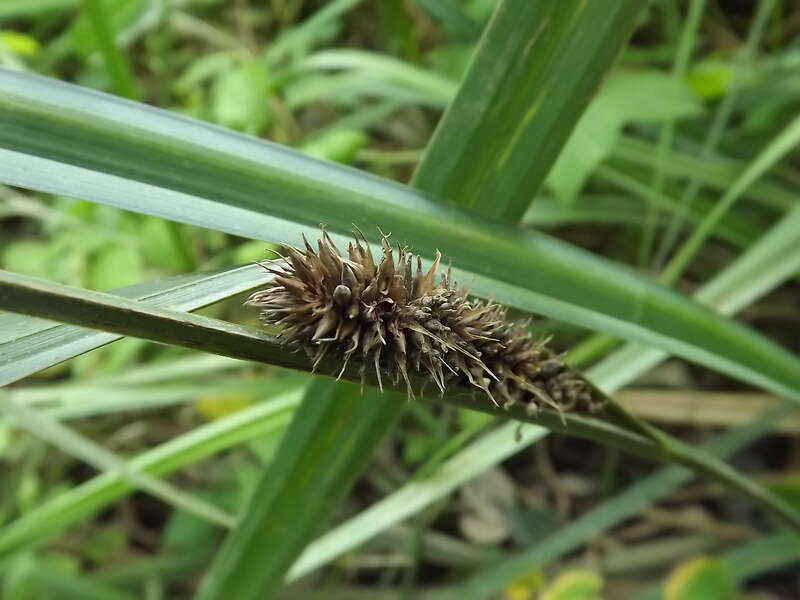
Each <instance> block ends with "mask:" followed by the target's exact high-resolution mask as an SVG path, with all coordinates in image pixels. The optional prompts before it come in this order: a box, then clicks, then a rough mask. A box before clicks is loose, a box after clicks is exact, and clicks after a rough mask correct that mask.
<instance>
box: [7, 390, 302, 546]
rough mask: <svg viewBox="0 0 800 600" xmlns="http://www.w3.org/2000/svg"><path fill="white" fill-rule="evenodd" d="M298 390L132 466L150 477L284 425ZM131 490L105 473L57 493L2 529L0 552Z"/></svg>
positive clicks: (58, 528)
mask: <svg viewBox="0 0 800 600" xmlns="http://www.w3.org/2000/svg"><path fill="white" fill-rule="evenodd" d="M302 394H303V391H302V390H295V391H291V392H287V393H285V394H282V395H280V396H276V397H274V398H270V399H269V401H265V402H261V403H259V404H257V405H255V406H252V407H250V408H247V409H244V410H242V411H239V412H237V413H234V414H233V415H230V416H228V417H224V418H222V419H219V420H217V421H213V422H211V423H208V424H207V425H203V426H201V427H198V428H196V429H193V430H192V431H190V432H188V433H185V434H183V435H181V436H179V437H177V438H175V439H174V440H170V441H169V442H166V443H164V444H162V445H160V446H157V447H156V448H153V449H152V450H148V451H147V452H144V453H143V454H140V455H139V456H137V457H135V458H133V459H132V460H131V461H130V463H129V464H130V467H131V468H135V469H137V470H138V471H140V472H142V473H147V474H149V475H151V476H153V477H161V476H164V475H167V474H169V473H172V472H173V471H176V470H178V469H180V468H182V467H184V466H186V465H190V464H193V463H195V462H197V461H200V460H202V459H203V458H206V457H208V456H212V455H213V454H215V453H217V452H221V451H223V450H225V449H227V448H230V447H232V446H235V445H237V444H241V443H244V442H246V441H248V440H252V439H254V438H256V437H258V436H260V435H265V434H267V433H268V432H271V431H276V430H279V429H282V428H284V427H285V426H286V425H287V424H288V422H289V420H290V418H291V416H292V413H293V411H294V408H295V407H296V406H297V404H298V403H299V402H300V398H301V396H302ZM132 491H134V488H133V486H132V485H131V484H130V483H129V482H127V481H126V480H125V478H124V477H122V476H121V474H120V473H116V472H108V473H103V474H101V475H98V476H97V477H94V478H93V479H90V480H89V481H87V482H85V483H82V484H80V485H78V486H76V487H74V488H71V489H69V490H67V491H64V492H62V493H60V494H59V495H57V496H55V497H53V498H51V499H50V500H48V501H47V502H45V503H44V504H42V505H40V506H38V507H36V508H35V509H33V510H31V511H29V512H27V513H25V514H24V515H23V516H21V517H20V518H19V519H17V520H15V521H13V522H11V523H9V524H7V525H5V526H4V527H3V528H0V556H6V555H8V554H10V553H11V552H14V551H16V550H18V549H20V548H22V547H24V546H26V545H28V544H32V543H35V542H39V541H42V540H45V539H47V538H48V537H50V536H52V535H56V534H58V533H60V532H61V531H62V530H63V529H64V528H66V527H69V526H71V525H73V524H75V523H77V522H80V521H81V520H82V519H85V518H87V517H89V516H91V515H93V514H95V513H96V512H98V511H99V510H102V509H103V508H104V507H106V506H108V505H109V504H111V503H112V502H114V501H115V500H118V499H119V498H122V497H124V496H125V495H127V494H129V493H131V492H132Z"/></svg>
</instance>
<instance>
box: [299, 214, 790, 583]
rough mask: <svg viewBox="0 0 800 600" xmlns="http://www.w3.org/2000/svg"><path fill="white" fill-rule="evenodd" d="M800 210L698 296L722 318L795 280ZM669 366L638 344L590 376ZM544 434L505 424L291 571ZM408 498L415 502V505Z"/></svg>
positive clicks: (328, 538)
mask: <svg viewBox="0 0 800 600" xmlns="http://www.w3.org/2000/svg"><path fill="white" fill-rule="evenodd" d="M797 231H800V208H798V209H795V210H794V211H792V212H791V213H789V214H788V215H787V216H786V217H785V218H784V219H782V220H781V221H780V222H779V223H778V224H776V225H775V226H774V227H773V228H772V229H771V230H770V231H769V232H768V233H767V234H765V235H764V236H763V237H762V239H761V240H760V241H759V242H758V243H756V244H755V245H754V246H753V247H752V248H750V249H749V250H748V252H746V253H745V254H743V255H742V256H741V257H739V259H737V260H736V261H735V262H734V263H733V264H732V265H730V266H729V267H728V268H727V269H725V270H724V271H723V272H722V273H720V274H719V275H718V276H717V277H715V278H714V279H712V280H711V281H710V282H709V283H707V284H706V285H705V286H704V287H702V288H701V289H700V290H699V291H698V292H697V294H696V298H698V299H699V300H701V301H703V302H705V303H708V304H710V305H713V306H714V307H715V308H716V309H717V310H719V311H720V312H721V313H723V314H733V313H735V312H737V311H738V310H740V309H742V308H744V307H745V306H747V305H748V304H750V303H751V302H753V301H755V300H756V299H758V298H759V297H761V296H763V295H764V294H766V293H768V292H769V291H770V290H772V289H774V288H775V287H777V286H778V285H780V284H782V283H783V282H785V281H786V279H788V278H789V277H791V276H793V275H795V274H797V273H798V272H800V245H798V244H797V242H796V240H797ZM664 358H666V354H665V353H663V352H661V351H659V350H657V349H653V348H643V347H641V346H637V345H635V344H631V345H629V346H628V347H625V348H622V349H620V350H618V351H617V352H616V353H615V354H613V355H612V356H609V357H608V359H606V360H605V361H603V362H602V363H600V364H598V365H597V366H596V367H594V368H592V369H590V370H589V371H588V373H587V374H588V375H589V377H590V378H591V379H592V381H594V382H595V383H596V384H597V385H598V386H599V387H601V388H602V389H604V390H606V391H608V392H614V391H615V390H618V389H620V388H622V387H624V386H625V385H627V384H628V383H630V382H631V381H633V380H634V379H636V377H638V376H640V375H642V374H643V373H645V372H647V371H648V370H649V369H651V368H652V367H654V366H656V365H657V364H658V363H659V362H661V361H662V360H663V359H664ZM542 435H545V432H544V431H542V430H537V429H524V430H523V431H522V439H521V440H519V441H518V440H517V439H516V427H515V426H514V424H512V423H508V424H506V425H503V426H501V427H499V428H498V429H496V430H495V431H492V432H491V433H489V434H487V435H485V436H483V437H482V438H480V439H478V440H477V441H475V442H473V443H472V444H470V445H469V446H467V447H466V448H464V449H463V450H461V451H460V452H459V453H458V454H456V455H455V456H453V457H452V458H450V459H449V460H448V461H446V462H445V463H444V464H443V465H442V466H441V467H440V468H438V469H437V470H436V471H435V472H434V473H433V474H431V476H430V477H429V478H427V479H425V480H422V481H418V482H411V483H409V484H407V485H405V486H403V487H402V488H400V489H399V490H398V491H397V492H395V493H394V494H391V495H389V496H387V497H386V498H384V499H382V500H380V501H379V502H377V503H375V504H374V505H373V506H371V507H370V508H368V509H366V510H364V511H362V512H361V513H360V514H358V515H357V516H355V517H353V518H352V519H350V520H348V521H345V522H344V523H342V524H340V525H338V526H337V527H335V528H334V529H332V530H331V531H329V532H327V533H326V534H325V535H323V536H322V537H321V538H319V539H318V540H317V541H315V542H314V543H313V544H311V545H310V546H309V548H308V550H307V551H306V552H305V553H303V555H302V556H301V557H300V559H299V560H298V561H297V563H295V565H294V566H293V567H292V570H291V571H290V577H291V578H294V577H300V576H302V575H305V574H307V573H308V572H310V571H312V570H314V569H315V568H318V567H320V566H322V565H324V564H327V563H328V562H330V561H331V560H334V559H335V558H337V557H338V556H340V555H342V554H344V553H346V552H348V551H350V550H352V549H353V548H355V547H357V546H358V545H360V544H361V543H363V542H364V541H366V540H368V539H370V538H371V537H373V536H375V535H377V534H378V533H380V532H382V531H384V530H386V529H388V528H390V527H391V526H393V525H396V524H397V523H399V522H401V521H402V520H403V519H405V518H407V517H409V516H411V515H413V514H415V513H416V512H418V511H419V510H421V509H423V508H425V507H426V506H428V505H430V504H431V503H432V502H435V501H436V500H439V499H441V498H442V497H444V496H446V495H447V494H449V493H451V492H452V491H453V490H455V489H456V488H457V487H458V486H459V485H461V484H463V483H465V482H466V481H468V480H469V479H471V478H472V477H475V476H477V475H478V474H479V473H481V472H482V471H483V470H485V469H487V468H489V467H492V466H494V465H496V464H499V463H500V462H502V461H503V460H504V459H506V458H507V457H509V456H511V455H512V454H514V453H516V452H519V451H521V450H523V449H524V448H526V447H527V446H528V445H530V444H531V443H533V442H535V441H536V440H538V439H540V438H541V437H542ZM412 498H413V502H412Z"/></svg>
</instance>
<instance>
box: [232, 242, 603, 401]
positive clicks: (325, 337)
mask: <svg viewBox="0 0 800 600" xmlns="http://www.w3.org/2000/svg"><path fill="white" fill-rule="evenodd" d="M303 241H304V242H305V248H304V249H299V248H291V247H290V248H288V249H287V257H286V260H285V262H284V264H283V265H282V266H280V267H276V266H274V263H273V265H270V266H265V268H266V269H267V270H268V271H269V272H270V273H272V274H273V275H275V277H274V278H273V279H272V280H271V281H270V283H269V285H268V286H267V287H266V288H265V289H263V290H260V291H258V292H256V293H254V294H253V295H252V296H250V298H249V299H248V301H247V303H248V304H250V305H252V306H257V307H259V308H260V309H261V320H262V321H263V322H264V323H266V324H271V325H282V326H283V327H284V329H283V330H282V333H281V338H282V339H283V340H284V341H285V343H287V344H289V345H291V346H293V347H298V348H304V349H306V350H307V351H308V352H309V353H310V355H311V357H312V359H313V364H314V368H316V367H317V365H318V364H319V362H320V361H321V360H322V358H323V357H325V356H328V357H338V358H339V359H340V360H341V364H342V367H341V372H340V375H341V373H343V372H344V370H345V368H346V367H347V365H348V363H349V362H350V361H351V360H352V361H354V362H357V363H358V364H360V365H361V366H360V372H361V375H362V380H363V377H364V375H365V372H366V369H374V370H375V373H376V376H377V380H378V383H379V385H380V386H381V387H382V375H388V376H389V377H390V378H391V380H392V381H393V382H394V383H395V384H397V383H399V382H400V380H402V381H404V382H405V384H406V386H407V389H408V392H409V394H410V395H412V396H413V390H412V386H411V381H410V374H414V375H421V376H422V377H425V378H427V379H430V380H431V381H433V383H434V384H435V385H436V387H437V388H438V389H439V390H440V391H441V392H442V393H443V392H444V391H445V389H446V388H447V387H448V385H450V384H451V383H456V384H458V383H461V384H468V385H471V386H474V387H476V388H479V389H480V390H482V391H483V392H484V393H485V394H487V395H488V396H489V398H491V400H492V401H493V402H494V403H495V404H496V405H498V406H503V407H506V408H507V407H509V406H511V405H513V404H516V403H523V404H524V405H525V406H526V407H527V408H528V409H529V410H530V411H536V410H538V409H539V408H551V409H555V410H557V411H582V412H585V411H593V410H595V409H596V408H597V407H598V402H597V400H596V399H595V398H594V396H593V394H592V390H591V389H590V386H589V384H588V383H587V382H586V381H585V380H584V379H583V378H582V377H581V376H580V375H579V374H578V373H577V372H575V371H574V370H573V369H571V368H570V367H568V366H567V365H566V364H565V363H564V362H563V360H562V357H561V356H559V355H557V354H555V353H554V352H553V351H552V350H550V349H549V348H548V347H547V342H546V340H535V339H534V338H533V337H532V336H531V335H530V334H529V333H528V332H527V330H526V326H525V324H524V323H520V322H516V321H509V320H508V319H507V318H506V309H505V308H504V307H503V306H501V305H499V304H494V303H492V302H484V301H480V300H470V299H468V298H467V293H466V290H464V289H461V288H458V287H457V286H456V285H455V284H454V283H453V282H452V281H451V277H450V271H449V269H448V270H447V272H445V273H443V274H442V275H441V277H440V280H439V283H438V284H437V283H436V271H437V269H438V267H439V262H440V259H441V255H440V254H439V253H438V252H437V253H436V259H435V260H434V261H433V264H432V265H431V267H430V268H429V269H428V270H427V271H426V270H423V268H422V264H421V261H420V259H419V257H414V256H413V255H412V254H410V253H409V252H408V249H407V248H404V247H400V246H397V247H396V249H394V250H393V249H392V247H391V245H390V244H389V240H388V235H382V240H381V257H380V260H379V261H378V262H377V264H376V263H375V261H374V259H373V256H372V252H371V250H370V248H369V244H368V243H367V241H366V239H365V238H364V236H363V234H361V233H360V232H358V233H357V234H356V235H355V239H354V242H352V243H350V244H348V247H347V252H346V254H344V255H343V254H342V253H341V252H340V251H339V250H338V248H336V246H335V245H334V243H333V240H331V238H330V236H329V235H328V234H327V232H325V231H324V230H323V232H322V239H320V240H319V241H318V242H317V244H316V248H314V247H312V246H311V244H309V243H308V241H307V240H306V239H305V238H303Z"/></svg>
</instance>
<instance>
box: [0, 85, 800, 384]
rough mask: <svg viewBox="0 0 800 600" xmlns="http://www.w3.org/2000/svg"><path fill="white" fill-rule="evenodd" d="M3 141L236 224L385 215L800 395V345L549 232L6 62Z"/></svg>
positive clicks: (494, 292) (269, 230) (61, 179)
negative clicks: (775, 339) (788, 344)
mask: <svg viewBox="0 0 800 600" xmlns="http://www.w3.org/2000/svg"><path fill="white" fill-rule="evenodd" d="M0 148H3V149H2V150H0V180H3V181H5V182H7V183H10V184H14V185H21V186H25V187H30V188H32V189H38V190H42V191H48V192H54V193H62V194H68V195H73V196H78V197H82V198H86V199H89V200H92V201H97V202H104V203H108V204H112V205H115V206H119V207H122V208H126V209H128V210H135V211H139V212H146V213H148V214H154V215H157V216H161V217H165V218H169V219H173V220H178V221H183V222H187V223H192V224H195V225H201V226H207V227H212V228H215V229H218V230H221V231H227V232H229V233H233V234H236V235H242V236H247V237H252V238H256V239H269V240H271V241H278V242H285V243H292V244H297V243H299V242H300V234H301V232H302V231H303V230H306V231H310V230H311V229H312V228H313V227H316V225H317V224H318V223H320V222H325V223H327V224H328V226H329V228H330V229H331V230H332V231H334V232H338V233H340V234H341V233H343V232H346V231H349V229H350V227H351V223H355V224H357V225H359V226H360V227H361V228H362V229H363V230H364V231H365V233H367V235H368V236H371V237H372V238H373V239H376V237H377V234H376V232H375V229H374V228H375V226H376V225H380V226H382V227H385V228H391V230H392V231H393V232H394V234H395V235H396V236H397V238H396V239H398V240H402V241H403V242H406V243H409V244H411V246H412V247H414V248H415V250H417V251H419V252H420V253H421V254H423V255H424V256H428V257H431V256H433V254H434V250H435V249H436V247H438V248H439V249H441V250H442V251H443V253H444V254H445V256H447V257H448V258H450V259H452V261H453V265H454V267H456V271H457V273H456V274H457V275H458V276H459V279H460V280H461V281H467V282H470V283H471V285H472V290H473V292H474V293H476V294H477V295H481V296H485V297H486V296H493V297H494V298H495V299H496V300H498V301H500V302H503V303H505V304H509V305H511V306H516V307H518V308H521V309H523V310H527V311H529V312H538V313H541V314H545V315H548V316H551V317H554V318H558V319H562V320H566V321H569V322H572V323H576V324H579V325H582V326H586V327H589V328H592V329H598V330H602V331H606V332H609V333H613V334H615V335H618V336H620V337H624V338H628V339H632V340H635V341H638V342H641V343H643V344H647V345H652V346H656V347H659V348H661V349H663V350H666V351H668V352H671V353H673V354H676V355H678V356H681V357H684V358H687V359H689V360H693V361H696V362H698V363H700V364H703V365H706V366H708V367H710V368H714V369H718V370H721V371H723V372H725V373H728V374H730V375H732V376H734V377H739V378H742V379H745V380H747V381H749V382H751V383H753V384H755V385H759V386H762V387H764V388H766V389H769V390H772V391H774V392H775V393H777V394H780V395H785V396H790V397H794V398H796V399H797V398H800V364H798V360H797V358H796V357H794V356H792V355H791V354H790V353H789V352H787V351H786V350H784V349H782V348H780V347H779V346H778V345H776V344H774V343H772V342H770V341H769V340H767V339H766V338H764V337H762V336H759V335H758V334H756V333H755V332H753V331H752V330H749V329H747V328H746V327H744V326H742V325H740V324H737V323H735V322H731V321H729V320H726V319H724V318H721V317H720V316H719V315H716V314H714V313H713V312H712V311H710V310H708V309H706V308H704V307H700V306H698V305H697V304H695V303H693V302H691V301H689V300H688V299H687V298H685V297H683V296H681V295H679V294H677V293H674V292H671V291H669V290H666V289H665V288H663V287H661V286H658V285H656V284H653V283H650V282H647V281H645V280H643V279H642V278H640V277H638V276H636V275H635V274H634V273H633V272H631V271H628V270H626V269H622V268H620V267H618V266H615V265H613V264H612V263H610V262H609V261H606V260H603V259H600V258H598V257H595V256H592V255H591V254H589V253H587V252H584V251H582V250H579V249H577V248H575V247H572V246H570V245H568V244H565V243H562V242H559V241H557V240H554V239H552V238H549V237H548V236H545V235H541V234H535V233H530V232H523V231H519V230H517V229H514V228H511V227H508V226H504V225H502V224H500V223H498V222H495V221H491V220H487V219H485V218H478V217H476V216H473V215H469V214H468V213H466V212H464V211H462V210H460V209H458V208H457V207H455V206H453V205H448V204H446V203H436V202H432V201H431V200H430V199H429V198H427V197H425V196H424V195H423V194H421V193H418V192H415V191H414V190H412V189H411V188H409V187H406V186H402V185H399V184H395V183H391V182H388V181H385V180H382V179H380V178H378V177H374V176H371V175H367V174H364V173H360V172H358V171H356V170H353V169H349V168H345V167H342V166H340V165H334V164H329V163H323V162H320V161H316V160H313V159H311V158H308V157H306V156H303V155H301V154H299V153H296V152H294V151H291V150H288V149H285V148H280V147H278V146H275V145H273V144H268V143H264V142H260V141H258V140H256V139H253V138H248V137H246V136H241V135H237V134H234V133H232V132H229V131H225V130H222V129H220V128H216V127H212V126H210V125H206V124H203V123H198V122H195V121H192V120H190V119H186V118H183V117H180V116H177V115H173V114H169V113H165V112H163V111H159V110H156V109H152V108H149V107H146V106H144V105H140V104H136V103H132V102H128V101H124V100H122V99H118V98H114V97H110V96H107V95H104V94H100V93H97V92H91V91H88V90H83V89H81V88H77V87H75V86H70V85H67V84H62V83H59V82H55V81H50V80H47V79H44V78H40V77H34V76H30V75H26V74H19V73H13V72H8V71H3V70H0ZM145 181H147V182H148V183H144V182H145ZM340 239H341V238H340ZM487 257H490V259H489V260H487ZM470 279H471V281H470Z"/></svg>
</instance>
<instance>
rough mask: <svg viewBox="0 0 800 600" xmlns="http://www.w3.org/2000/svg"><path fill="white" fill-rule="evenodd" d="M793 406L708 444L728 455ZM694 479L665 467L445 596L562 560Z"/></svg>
mask: <svg viewBox="0 0 800 600" xmlns="http://www.w3.org/2000/svg"><path fill="white" fill-rule="evenodd" d="M791 411H792V406H791V405H789V404H784V405H782V406H778V407H776V408H773V409H770V410H768V411H767V413H766V414H764V415H763V416H762V417H761V418H759V419H756V420H755V421H753V422H752V423H748V424H747V425H743V426H741V427H738V428H736V429H733V430H731V431H729V432H727V433H725V434H723V435H721V436H719V437H718V438H716V439H714V440H713V441H711V442H710V443H708V444H706V445H705V447H704V449H705V450H706V451H708V452H709V453H710V454H713V455H714V456H717V457H720V458H724V457H726V456H729V455H731V454H733V453H734V452H736V451H737V450H740V449H741V448H743V447H744V446H746V445H747V444H749V443H751V442H753V441H754V440H756V439H758V438H759V437H761V436H762V435H764V434H765V433H766V432H768V431H769V430H770V428H771V427H772V426H773V425H775V423H777V422H778V421H779V420H780V419H781V418H782V417H784V416H786V415H787V414H789V413H790V412H791ZM692 479H693V474H692V473H691V472H690V471H688V470H687V469H684V468H682V467H676V466H669V467H664V468H662V469H661V470H659V471H656V472H655V473H653V474H652V475H649V476H648V477H646V478H644V479H642V480H640V481H637V482H636V483H635V484H633V485H631V486H630V487H628V488H626V489H625V490H623V491H622V492H620V493H619V494H617V495H615V496H614V497H612V498H610V499H608V500H606V501H605V502H603V503H601V504H599V505H598V506H596V507H595V508H593V509H591V510H590V511H588V512H587V513H585V514H583V515H581V516H580V517H579V518H578V519H575V520H574V521H572V522H571V523H569V524H568V525H566V526H564V527H562V528H560V529H558V530H557V531H555V532H554V533H552V534H551V535H549V536H547V537H545V538H544V539H542V540H539V541H537V542H536V543H535V544H533V545H532V546H531V547H530V548H528V549H527V550H524V551H522V552H520V553H518V554H516V555H513V556H509V557H507V558H505V559H503V560H501V561H498V562H497V564H494V565H491V566H488V567H486V568H485V569H481V570H480V571H478V573H476V574H475V575H473V576H472V577H470V578H469V579H467V580H466V581H465V582H463V584H461V585H459V586H458V590H457V591H454V592H453V593H452V594H450V595H447V594H443V595H442V597H443V598H444V597H445V596H446V597H453V598H456V597H460V596H462V595H464V594H466V595H467V596H468V597H470V598H483V597H488V596H490V595H491V594H492V593H494V592H495V591H496V590H498V589H502V588H503V587H505V586H506V585H509V584H510V583H512V582H513V581H515V580H517V579H519V578H521V577H523V576H524V575H525V574H526V573H530V572H532V571H534V570H536V569H538V568H541V567H543V566H544V565H546V564H549V563H552V562H554V561H556V560H558V559H559V558H561V557H562V556H563V555H564V554H566V553H568V552H570V551H572V550H575V549H576V548H578V547H580V546H581V544H584V543H586V541H587V540H589V539H591V538H592V537H594V536H596V535H597V533H598V531H605V530H607V529H609V528H611V527H613V526H615V525H618V524H619V523H620V522H622V521H623V520H624V519H626V518H628V517H631V516H633V515H635V514H636V513H638V512H640V511H641V510H642V509H644V508H646V507H647V506H649V505H651V504H652V503H653V502H655V501H656V500H658V499H659V498H662V497H664V496H666V495H668V494H670V493H672V492H674V491H675V490H676V489H678V488H679V487H680V486H682V485H685V484H686V483H688V482H689V481H691V480H692Z"/></svg>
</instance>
